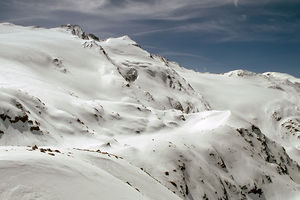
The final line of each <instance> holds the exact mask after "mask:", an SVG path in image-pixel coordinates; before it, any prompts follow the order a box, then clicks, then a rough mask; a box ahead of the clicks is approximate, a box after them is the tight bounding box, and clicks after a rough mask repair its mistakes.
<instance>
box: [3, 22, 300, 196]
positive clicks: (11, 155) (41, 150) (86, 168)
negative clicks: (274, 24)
mask: <svg viewBox="0 0 300 200" xmlns="http://www.w3.org/2000/svg"><path fill="white" fill-rule="evenodd" d="M0 72H1V76H0V91H1V92H0V145H1V147H0V176H1V183H0V199H4V200H10V199H16V200H17V199H18V200H19V199H25V200H27V199H28V200H29V199H51V200H52V199H53V200H54V199H62V200H65V199H87V200H94V199H130V200H133V199H157V200H161V199H171V200H173V199H174V200H175V199H187V200H198V199H218V200H219V199H220V200H221V199H224V200H225V199H249V200H264V199H291V200H292V199H299V198H300V167H299V163H300V132H299V130H300V80H299V79H297V78H295V77H292V76H290V75H287V74H280V73H272V72H270V73H264V74H255V73H252V72H247V71H243V70H237V71H233V72H229V73H226V74H223V75H217V74H202V73H197V72H194V71H190V70H187V69H185V68H182V67H180V66H179V65H178V64H176V63H173V62H169V61H167V60H166V59H165V58H163V57H160V56H156V55H152V54H149V53H148V52H146V51H145V50H143V49H142V48H140V46H139V45H138V44H137V43H136V42H134V41H132V40H131V39H130V38H129V37H128V36H124V37H120V38H109V39H107V40H100V41H99V40H98V39H97V37H95V36H94V35H88V34H86V33H84V32H83V31H82V30H81V28H80V27H78V26H71V25H67V26H63V27H59V28H54V29H43V28H37V27H21V26H16V25H12V24H8V23H5V24H0Z"/></svg>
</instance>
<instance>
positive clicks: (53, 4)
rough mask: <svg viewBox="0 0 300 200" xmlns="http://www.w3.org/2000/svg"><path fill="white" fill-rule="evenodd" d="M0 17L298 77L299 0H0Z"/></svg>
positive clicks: (181, 57) (198, 63) (212, 68)
mask: <svg viewBox="0 0 300 200" xmlns="http://www.w3.org/2000/svg"><path fill="white" fill-rule="evenodd" d="M0 21H1V22H11V23H15V24H20V25H40V26H43V27H56V26H59V25H61V24H68V23H70V24H79V25H81V26H82V27H83V28H84V29H85V31H86V32H92V33H95V34H96V35H98V36H100V38H102V39H103V38H107V37H116V36H121V35H125V34H126V35H129V36H130V37H131V38H132V39H134V40H135V41H137V42H138V43H140V44H141V46H142V47H143V48H145V49H146V50H148V51H149V52H151V53H156V54H160V55H163V56H165V57H167V58H168V59H169V60H173V61H176V62H179V63H180V64H181V65H183V66H185V67H187V68H192V69H195V70H197V71H200V72H213V73H223V72H227V71H230V70H234V69H240V68H242V69H247V70H250V71H254V72H265V71H277V72H285V73H289V74H292V75H294V76H296V77H300V1H299V0H185V1H182V0H148V1H145V0H85V1H84V0H48V1H45V0H1V1H0Z"/></svg>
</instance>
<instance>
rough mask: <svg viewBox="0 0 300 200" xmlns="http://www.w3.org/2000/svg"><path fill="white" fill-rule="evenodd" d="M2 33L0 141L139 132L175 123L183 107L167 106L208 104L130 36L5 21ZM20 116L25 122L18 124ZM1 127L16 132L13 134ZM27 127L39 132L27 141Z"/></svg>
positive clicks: (201, 106)
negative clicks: (95, 35) (102, 37)
mask: <svg viewBox="0 0 300 200" xmlns="http://www.w3.org/2000/svg"><path fill="white" fill-rule="evenodd" d="M0 32H1V35H0V39H1V40H0V42H1V48H0V55H1V57H0V60H1V63H2V65H1V66H0V67H1V72H2V74H3V76H2V77H1V90H4V91H3V94H5V95H4V97H5V98H4V97H3V98H4V99H2V101H1V105H2V106H1V107H0V109H1V114H2V115H3V116H2V120H3V122H5V123H3V125H1V131H2V132H4V133H3V134H2V139H1V141H0V144H12V145H16V144H19V145H32V144H35V143H36V142H37V140H40V142H38V144H47V143H48V141H52V142H54V143H58V144H59V143H60V142H61V140H64V139H66V138H68V136H71V137H72V136H74V135H76V136H78V135H79V136H80V137H81V136H84V137H85V136H87V137H88V138H90V137H100V138H102V137H104V136H113V135H115V134H132V133H134V134H136V132H138V133H140V132H144V131H148V130H154V129H157V128H159V127H173V126H174V125H176V124H177V118H182V113H181V112H177V111H171V112H168V113H171V114H170V115H169V114H166V113H165V110H168V109H176V110H180V111H183V112H185V113H190V112H196V111H201V110H206V109H208V108H209V106H208V105H207V103H206V102H205V101H204V100H203V98H202V96H200V95H199V94H198V93H196V92H195V91H194V90H193V88H191V86H189V85H188V83H187V82H186V81H185V80H184V79H183V78H182V77H180V76H179V75H178V74H177V73H176V71H174V70H172V69H170V68H168V67H167V66H165V64H164V62H163V61H162V60H157V59H155V58H153V57H152V56H151V57H150V54H148V53H146V52H145V51H144V50H142V49H141V48H139V47H137V46H136V43H134V42H133V41H132V40H130V39H129V38H128V37H122V38H117V39H108V40H107V41H101V42H98V41H96V40H93V39H91V40H86V39H87V38H85V37H83V36H82V35H85V33H84V32H83V31H82V29H81V28H80V27H78V26H71V25H67V26H63V27H62V28H55V29H42V28H34V27H20V26H15V25H10V24H2V25H1V31H0ZM102 46H103V47H102ZM122 52H123V53H122ZM6 93H8V94H7V95H6ZM19 96H20V97H19ZM33 101H34V102H33ZM2 102H3V103H2ZM11 107H13V108H14V109H13V110H11V109H10V108H11ZM41 109H42V110H41ZM136 116H139V119H137V118H136ZM18 118H23V121H21V122H22V123H23V124H24V126H25V127H22V126H21V127H20V126H19V125H15V123H17V122H18V121H16V120H15V119H18ZM150 118H151V120H149V119H150ZM154 120H156V121H159V122H157V123H152V122H153V121H154ZM116 123H118V124H119V125H118V127H116V128H115V129H114V130H112V129H111V126H115V125H113V124H116ZM5 132H13V133H12V134H15V135H16V136H17V135H19V137H20V139H17V138H18V137H17V138H15V137H14V138H13V141H12V140H11V135H10V134H5ZM28 132H29V134H30V135H32V134H31V133H34V137H35V138H36V139H35V140H32V139H30V140H27V139H26V140H24V139H23V135H24V134H23V133H25V134H27V133H28ZM100 133H101V134H100ZM40 135H43V137H40ZM46 137H48V139H45V140H44V139H43V138H46ZM30 141H31V142H30ZM44 142H46V143H44ZM54 143H53V144H54Z"/></svg>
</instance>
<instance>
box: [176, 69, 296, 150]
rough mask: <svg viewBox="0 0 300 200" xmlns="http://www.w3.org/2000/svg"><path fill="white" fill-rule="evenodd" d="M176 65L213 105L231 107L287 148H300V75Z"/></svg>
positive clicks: (222, 108)
mask: <svg viewBox="0 0 300 200" xmlns="http://www.w3.org/2000/svg"><path fill="white" fill-rule="evenodd" d="M174 67H176V70H177V71H178V73H179V74H180V75H181V76H183V77H185V78H186V80H187V81H188V82H189V83H190V84H191V85H192V87H193V88H194V89H195V90H196V91H198V92H200V91H201V94H202V95H203V96H204V97H205V98H206V99H207V101H208V102H209V104H210V105H211V107H212V109H217V110H224V109H229V110H231V111H232V113H234V114H235V115H238V116H240V117H241V118H243V119H245V120H246V121H249V122H251V123H252V124H255V125H256V126H258V127H259V128H260V129H261V130H262V132H263V133H265V134H266V135H267V136H268V137H270V138H272V139H274V140H275V141H277V142H279V143H281V144H282V145H284V146H286V147H287V148H296V149H300V129H299V117H300V95H299V94H300V79H298V78H295V77H292V76H290V75H286V74H280V73H274V72H272V73H271V72H267V73H264V74H256V73H253V72H248V71H244V70H236V71H232V72H228V73H225V74H224V75H214V74H201V73H196V72H194V71H190V70H186V69H184V68H181V67H179V66H177V65H174Z"/></svg>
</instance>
